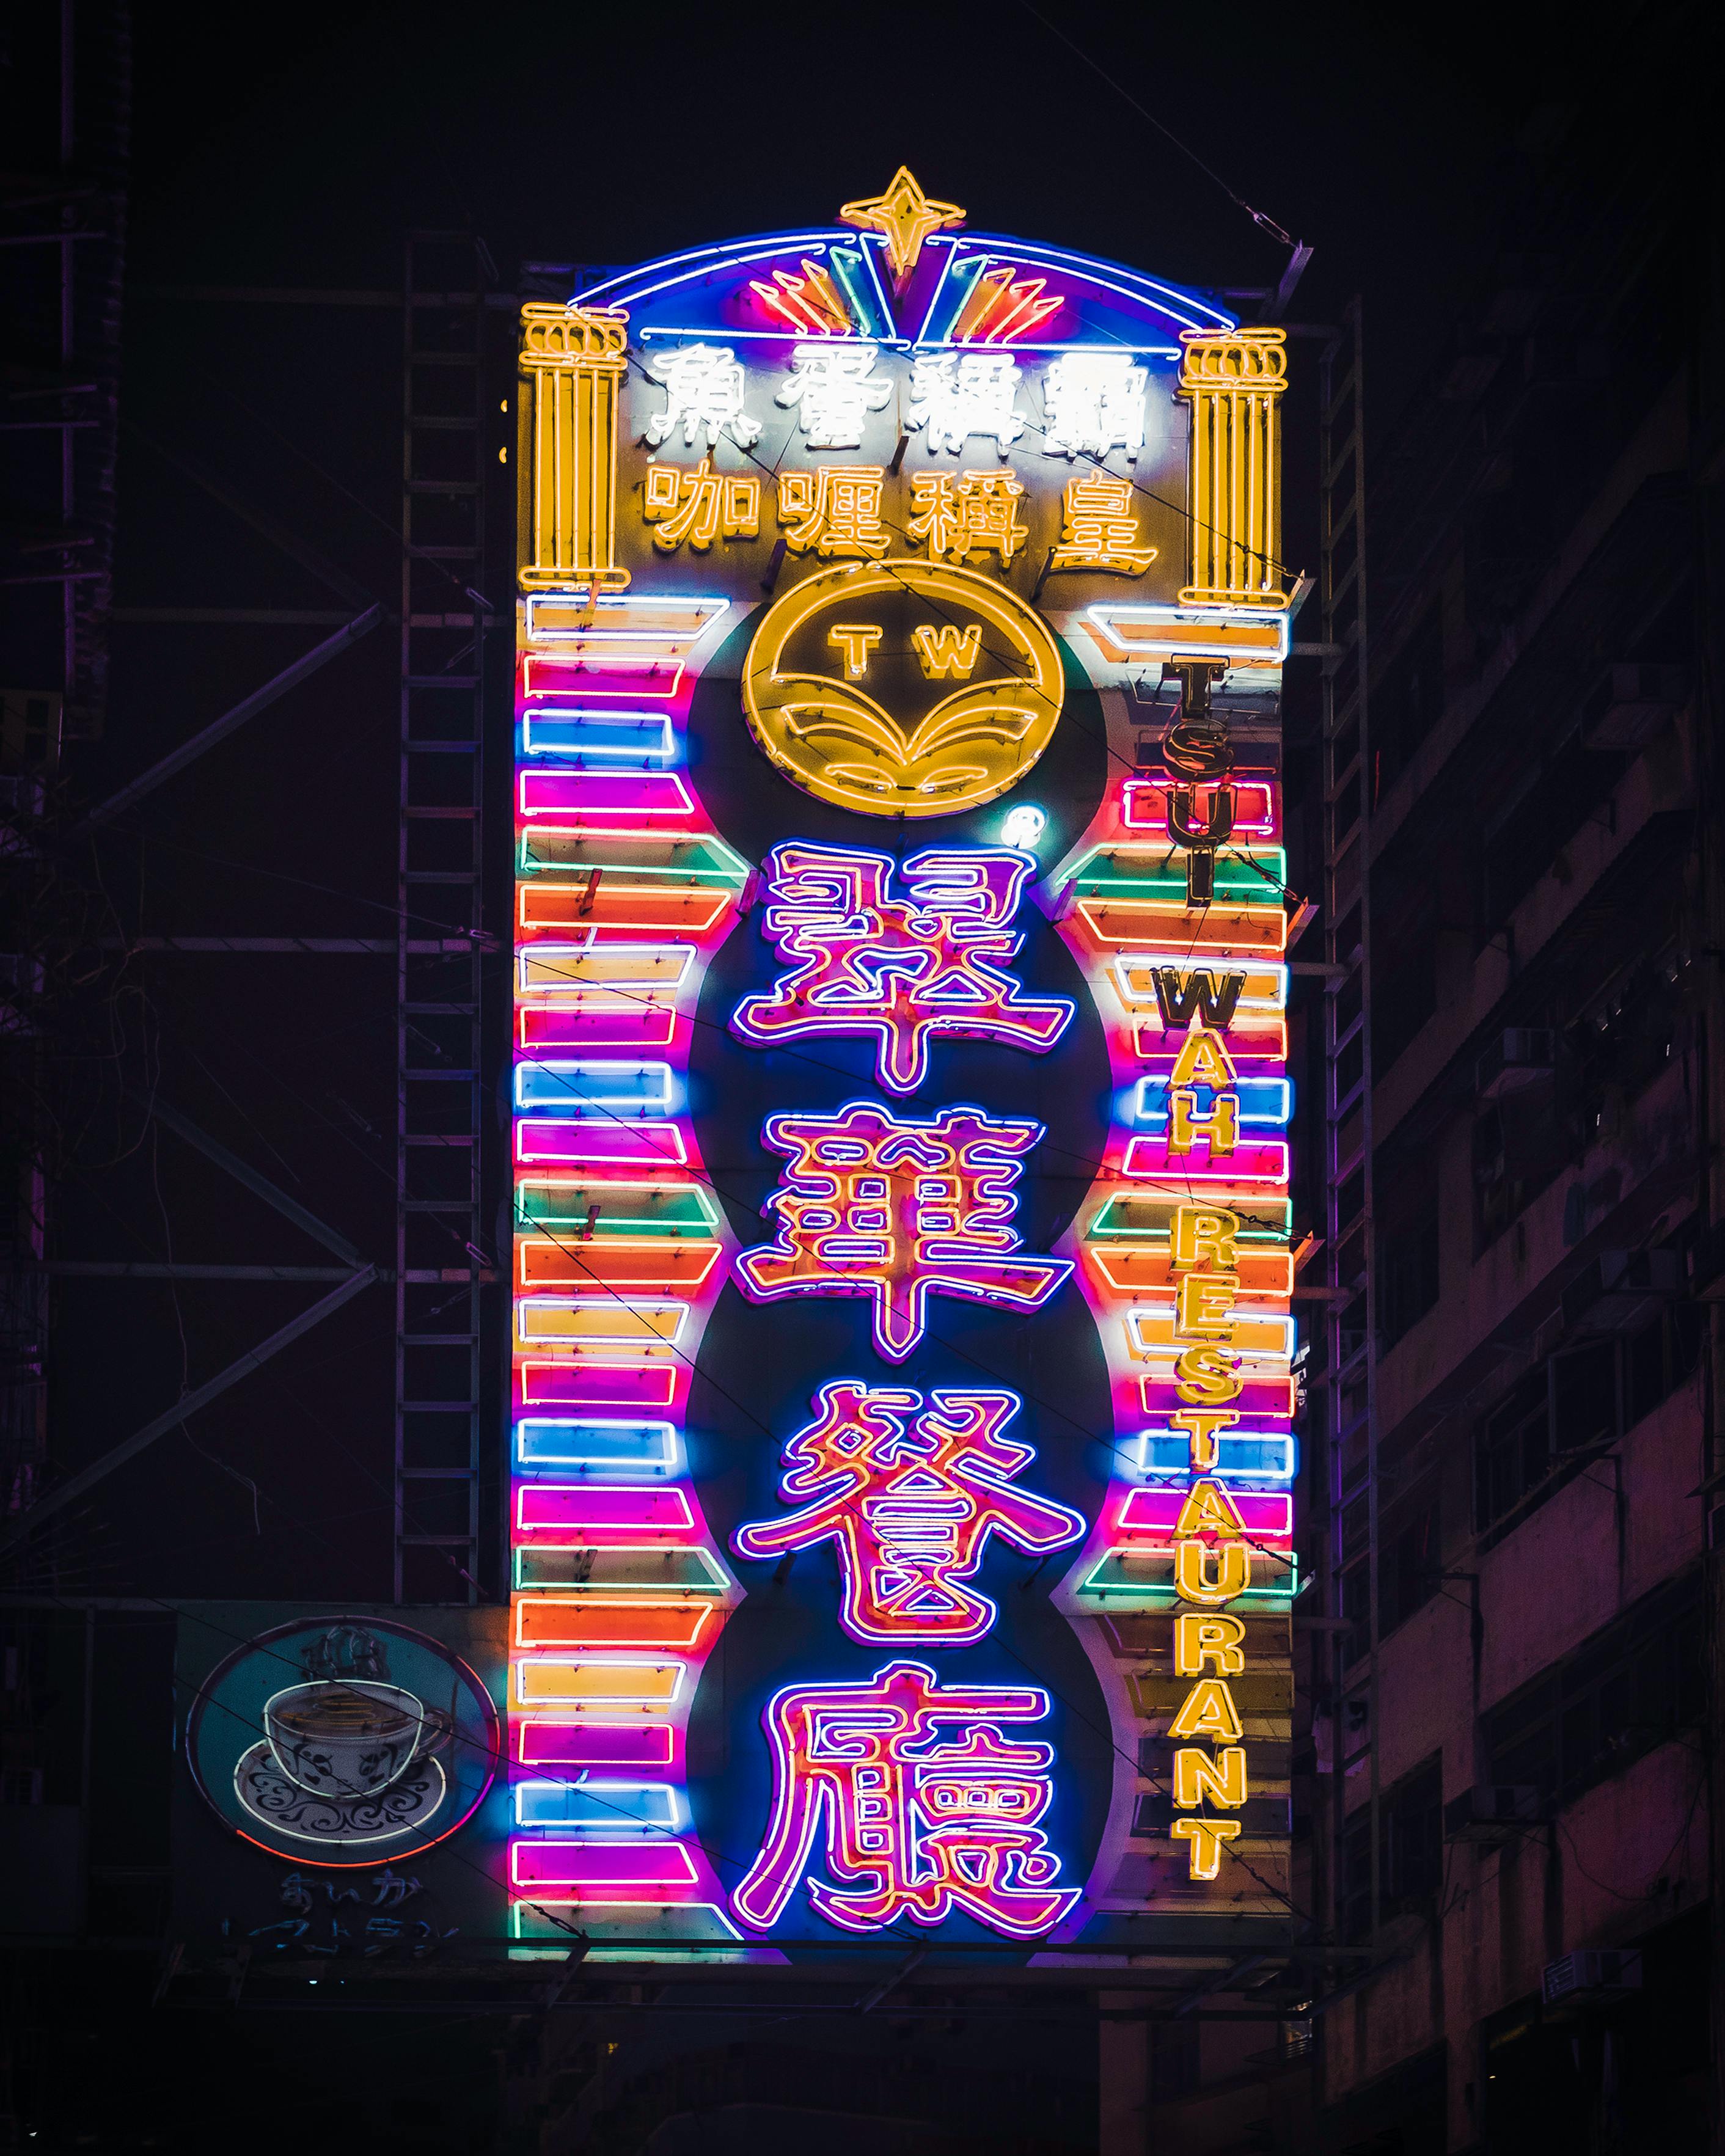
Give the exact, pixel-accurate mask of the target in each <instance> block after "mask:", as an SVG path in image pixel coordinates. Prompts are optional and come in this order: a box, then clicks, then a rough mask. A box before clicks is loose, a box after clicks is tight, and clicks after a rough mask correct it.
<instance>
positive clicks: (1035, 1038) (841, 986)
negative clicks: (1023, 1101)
mask: <svg viewBox="0 0 1725 2156" xmlns="http://www.w3.org/2000/svg"><path fill="white" fill-rule="evenodd" d="M1014 813H1015V814H1021V813H1022V812H1021V811H1015V812H1014ZM896 866H897V865H896V863H895V862H894V861H893V860H892V859H891V856H890V855H886V854H875V853H866V852H864V851H862V850H860V849H853V850H841V849H839V848H837V847H833V846H817V845H810V844H791V845H785V846H778V847H775V848H774V850H773V852H772V853H771V854H770V855H768V860H767V873H766V879H765V885H764V891H763V896H764V897H765V900H766V912H765V914H764V916H763V918H762V929H763V932H764V933H765V934H766V936H767V937H768V941H769V942H771V943H772V944H773V947H774V948H775V949H776V950H777V951H778V954H779V956H780V957H782V958H784V959H788V960H790V961H792V962H793V970H792V971H791V972H789V973H786V974H784V975H783V976H782V977H781V978H780V979H779V980H778V982H777V983H776V984H775V985H774V987H773V992H772V993H771V994H770V995H759V996H751V997H748V998H747V999H746V1000H745V1001H743V1002H742V1003H741V1004H738V1005H737V1009H736V1010H735V1011H734V1012H733V1013H732V1019H731V1023H732V1025H733V1026H734V1027H735V1028H736V1029H737V1031H738V1032H739V1033H740V1034H742V1035H743V1037H744V1038H745V1039H748V1040H751V1041H754V1042H756V1043H757V1044H758V1045H760V1046H762V1047H770V1046H771V1045H773V1042H775V1041H778V1040H786V1039H806V1038H811V1037H816V1036H820V1035H828V1036H850V1035H856V1034H861V1035H863V1036H867V1035H868V1034H874V1035H875V1039H876V1040H877V1042H878V1044H879V1053H878V1055H877V1058H876V1062H875V1073H876V1075H877V1076H878V1077H879V1078H880V1082H881V1083H882V1084H883V1085H885V1086H891V1089H892V1091H894V1092H895V1093H914V1092H915V1091H916V1090H917V1088H918V1087H919V1086H921V1085H922V1082H923V1081H924V1080H925V1079H926V1078H927V1075H928V1046H929V1043H930V1041H931V1040H932V1039H937V1038H940V1037H950V1036H953V1035H957V1034H969V1035H973V1036H977V1037H980V1038H982V1039H993V1040H1001V1041H1009V1042H1010V1043H1011V1044H1012V1045H1013V1046H1014V1047H1016V1048H1026V1049H1030V1050H1047V1049H1050V1048H1051V1047H1052V1046H1053V1045H1054V1044H1055V1041H1056V1040H1058V1039H1060V1035H1061V1034H1062V1033H1064V1032H1065V1029H1066V1027H1067V1026H1068V1025H1069V1024H1070V1022H1071V1018H1072V1009H1073V1007H1072V1005H1071V1004H1070V1002H1069V1001H1068V1000H1067V999H1066V998H1065V997H1063V996H1062V997H1040V998H1039V997H1030V996H1026V995H1025V994H1024V992H1023V990H1022V989H1021V988H1020V986H1019V983H1018V981H1017V980H1016V979H1015V978H1014V977H1013V975H1012V974H1010V973H1007V972H1006V971H1005V967H1006V965H1007V964H1008V962H1010V960H1011V959H1012V958H1013V957H1015V956H1016V954H1017V952H1018V950H1019V946H1020V944H1021V943H1022V942H1023V941H1024V938H1023V937H1021V936H1019V935H1016V934H1014V932H1013V928H1012V921H1013V916H1014V914H1015V912H1016V911H1017V910H1018V903H1019V893H1020V891H1022V890H1023V888H1024V880H1025V878H1026V877H1027V876H1028V875H1029V874H1030V871H1031V870H1032V868H1033V867H1034V860H1031V859H1027V858H1026V857H1025V856H1024V855H1022V854H1019V853H1006V852H1002V853H984V852H982V851H979V850H978V851H973V850H961V849H958V848H951V849H940V850H929V851H928V852H926V853H922V854H918V855H916V857H915V858H914V859H913V860H909V861H906V863H905V864H904V866H903V868H902V870H901V871H900V874H901V877H902V880H903V885H904V891H905V896H904V897H903V898H901V899H895V898H893V897H891V896H889V894H890V892H891V887H892V880H893V875H894V870H895V869H896Z"/></svg>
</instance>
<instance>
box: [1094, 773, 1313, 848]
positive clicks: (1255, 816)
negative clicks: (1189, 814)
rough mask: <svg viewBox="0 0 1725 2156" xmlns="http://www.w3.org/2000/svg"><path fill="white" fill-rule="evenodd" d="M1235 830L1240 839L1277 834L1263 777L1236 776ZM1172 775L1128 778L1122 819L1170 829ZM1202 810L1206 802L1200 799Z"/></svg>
mask: <svg viewBox="0 0 1725 2156" xmlns="http://www.w3.org/2000/svg"><path fill="white" fill-rule="evenodd" d="M1231 783H1232V785H1233V788H1234V795H1235V803H1234V834H1235V837H1236V838H1239V839H1272V838H1274V837H1275V836H1276V811H1275V808H1274V807H1273V805H1272V803H1271V798H1270V788H1268V787H1267V786H1266V785H1265V784H1264V783H1262V782H1261V781H1256V782H1255V781H1253V780H1250V779H1235V780H1233V781H1232V782H1231ZM1173 785H1174V782H1173V779H1171V778H1129V779H1127V782H1126V785H1125V787H1124V788H1123V789H1122V802H1121V814H1122V820H1123V821H1124V823H1125V824H1126V825H1127V829H1130V830H1134V831H1165V830H1167V829H1168V795H1169V793H1171V792H1172V790H1173ZM1200 791H1201V793H1204V794H1205V795H1208V793H1209V787H1208V786H1207V785H1203V784H1202V783H1201V785H1200ZM1202 809H1203V803H1202V801H1200V803H1199V811H1200V813H1202Z"/></svg>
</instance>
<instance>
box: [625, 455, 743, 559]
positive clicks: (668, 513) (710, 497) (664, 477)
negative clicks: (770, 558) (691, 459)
mask: <svg viewBox="0 0 1725 2156" xmlns="http://www.w3.org/2000/svg"><path fill="white" fill-rule="evenodd" d="M641 515H642V517H643V519H644V521H645V522H647V523H649V524H650V525H651V526H653V544H654V545H655V547H657V548H658V549H659V551H660V553H662V554H671V553H675V552H676V550H677V548H678V547H680V546H681V545H682V543H683V542H684V541H685V539H686V540H687V541H688V542H689V544H690V545H691V547H694V548H695V550H696V552H697V553H701V554H704V553H706V551H707V549H708V548H709V547H711V545H712V543H713V542H714V540H715V539H719V538H724V539H753V538H755V537H757V536H758V534H759V532H760V529H761V482H760V480H757V479H738V478H734V477H732V476H729V475H724V474H721V473H718V472H716V471H715V470H713V465H712V459H711V457H703V458H702V459H701V462H700V463H699V464H698V465H695V466H694V468H693V469H692V470H690V469H686V468H685V467H683V466H681V465H648V467H647V478H646V484H645V486H644V489H643V498H642V508H641Z"/></svg>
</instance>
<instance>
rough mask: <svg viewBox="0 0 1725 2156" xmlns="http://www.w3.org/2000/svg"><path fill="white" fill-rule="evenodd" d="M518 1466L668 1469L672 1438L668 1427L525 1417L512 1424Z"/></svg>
mask: <svg viewBox="0 0 1725 2156" xmlns="http://www.w3.org/2000/svg"><path fill="white" fill-rule="evenodd" d="M515 1445H516V1458H517V1459H518V1460H520V1462H521V1466H523V1467H586V1466H592V1467H604V1468H607V1469H611V1468H639V1469H641V1470H643V1471H651V1470H655V1469H656V1470H658V1471H660V1472H664V1471H665V1470H667V1469H669V1468H670V1466H673V1464H674V1462H675V1445H676V1433H675V1430H673V1429H672V1427H671V1425H670V1424H669V1423H668V1422H614V1423H606V1422H577V1421H573V1420H569V1421H564V1420H559V1419H554V1418H552V1417H549V1416H538V1415H532V1416H529V1417H528V1418H527V1419H526V1420H524V1421H522V1422H519V1423H517V1424H516V1432H515Z"/></svg>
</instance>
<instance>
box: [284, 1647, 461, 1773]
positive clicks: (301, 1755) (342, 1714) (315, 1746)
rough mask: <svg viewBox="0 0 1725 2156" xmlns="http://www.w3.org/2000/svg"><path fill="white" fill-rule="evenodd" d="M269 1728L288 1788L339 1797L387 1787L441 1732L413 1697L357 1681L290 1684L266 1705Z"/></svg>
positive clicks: (385, 1686)
mask: <svg viewBox="0 0 1725 2156" xmlns="http://www.w3.org/2000/svg"><path fill="white" fill-rule="evenodd" d="M264 1733H265V1735H266V1736H267V1737H268V1738H269V1739H270V1750H271V1752H273V1753H275V1763H276V1764H277V1765H278V1766H279V1767H280V1769H281V1771H282V1773H283V1774H285V1775H286V1776H287V1778H288V1779H289V1780H290V1782H296V1783H297V1784H299V1786H300V1788H301V1789H310V1790H311V1792H312V1793H313V1794H314V1795H316V1796H320V1797H333V1798H336V1799H341V1798H344V1797H369V1796H375V1795H376V1794H377V1791H378V1790H379V1789H388V1786H389V1784H391V1783H392V1782H393V1781H394V1779H396V1777H397V1776H398V1774H403V1773H405V1771H406V1770H407V1768H408V1767H410V1766H411V1765H412V1764H413V1761H414V1760H415V1759H416V1758H418V1757H419V1755H420V1754H421V1753H424V1752H426V1751H429V1749H430V1748H431V1746H432V1743H434V1740H435V1739H436V1738H438V1737H439V1735H440V1734H441V1733H442V1726H441V1724H440V1723H439V1722H437V1721H436V1720H434V1717H431V1716H430V1715H429V1714H427V1712H426V1711H425V1709H424V1707H423V1706H422V1705H421V1704H420V1702H419V1701H418V1699H417V1698H416V1697H414V1695H413V1693H412V1692H410V1691H403V1689H402V1687H401V1686H399V1685H392V1684H377V1683H374V1682H373V1681H371V1680H370V1679H369V1678H352V1677H343V1678H339V1679H326V1680H324V1681H320V1682H317V1683H315V1684H297V1685H290V1686H288V1688H287V1690H286V1691H279V1692H277V1693H276V1694H275V1697H274V1698H273V1699H271V1700H269V1701H268V1702H265V1705H264Z"/></svg>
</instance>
